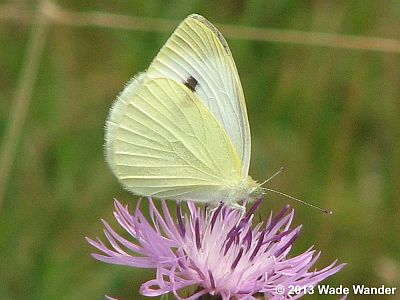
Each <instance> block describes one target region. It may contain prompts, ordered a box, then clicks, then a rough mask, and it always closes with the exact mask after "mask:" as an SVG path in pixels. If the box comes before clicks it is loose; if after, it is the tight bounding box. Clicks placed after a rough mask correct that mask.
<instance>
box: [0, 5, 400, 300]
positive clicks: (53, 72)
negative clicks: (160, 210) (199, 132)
mask: <svg viewBox="0 0 400 300" xmlns="http://www.w3.org/2000/svg"><path fill="white" fill-rule="evenodd" d="M49 5H50V4H49V3H47V6H46V7H47V13H48V15H51V14H52V13H54V15H53V17H54V18H53V19H51V18H50V19H49V18H46V17H41V18H40V17H39V21H43V20H44V21H47V22H48V24H47V25H46V24H44V25H41V26H39V27H38V26H32V24H33V23H35V22H36V21H35V19H34V18H35V12H36V11H37V7H38V3H36V2H31V1H24V0H20V1H10V2H3V3H2V4H1V5H0V43H1V48H0V70H1V71H0V142H1V148H0V149H3V152H1V153H0V154H2V155H3V156H2V157H3V158H2V159H3V160H2V164H3V165H2V166H1V167H3V169H2V172H3V174H0V176H2V178H3V179H4V178H6V179H7V177H8V180H6V179H4V180H3V182H2V186H0V189H1V190H2V194H1V195H0V196H1V199H0V257H1V258H0V299H102V298H103V295H104V294H105V293H107V294H109V295H112V296H115V297H118V298H121V299H142V297H141V296H139V295H138V288H139V286H140V284H141V283H143V282H144V281H147V280H149V279H151V278H152V276H154V274H153V270H145V271H143V270H137V269H132V268H127V267H122V266H113V265H107V264H104V263H101V262H98V261H96V260H94V259H93V258H92V257H91V256H90V253H91V252H92V251H93V250H94V249H93V248H91V247H90V246H89V245H88V244H87V243H86V241H85V239H84V237H85V236H90V237H95V236H102V225H101V223H100V218H104V219H106V220H108V221H110V223H112V224H115V222H114V221H113V217H112V210H113V203H112V199H113V198H114V197H115V198H118V199H119V200H121V201H122V202H123V203H131V205H132V206H133V205H134V204H135V202H136V197H133V196H131V195H130V194H129V193H127V192H125V191H123V190H122V188H121V187H120V185H119V184H118V183H117V180H116V179H115V178H114V177H113V176H112V174H111V172H110V171H109V170H108V168H107V165H106V163H105V160H104V153H103V133H104V123H105V119H106V117H107V114H108V110H109V108H110V106H111V104H112V102H113V100H114V99H115V96H116V95H117V94H118V93H119V91H120V90H121V89H122V88H123V86H124V84H125V82H127V81H128V79H129V78H131V77H132V76H133V75H134V74H136V73H137V72H140V71H143V70H145V69H146V68H147V66H148V65H149V63H150V62H151V60H152V58H153V57H154V56H155V55H156V54H157V52H158V50H159V49H160V47H161V46H162V45H163V44H164V42H165V41H166V39H167V38H168V36H169V35H170V34H171V33H172V31H173V29H174V27H175V26H176V25H177V24H178V23H179V22H180V21H181V20H183V19H184V18H185V17H186V16H187V15H189V14H190V13H193V12H196V13H199V14H202V15H204V16H205V17H206V18H208V19H209V20H210V21H211V22H213V23H215V24H232V25H237V26H251V27H260V28H273V29H280V30H299V31H303V32H306V33H307V32H324V33H333V34H345V35H354V36H370V37H380V38H387V39H398V38H399V28H400V2H399V1H312V0H309V1H294V0H291V1H289V0H288V1H261V0H253V1H240V0H235V1H228V0H225V1H218V2H217V1H162V0H158V1H156V0H151V1H104V0H103V1H78V0H75V1H73V0H64V1H57V5H58V6H59V8H62V9H63V10H66V11H70V12H72V13H78V12H80V13H86V12H94V11H97V12H103V13H104V14H105V15H107V14H110V13H113V14H121V15H124V16H132V17H144V18H146V19H145V20H147V23H146V24H150V25H151V24H153V23H154V24H156V20H159V19H165V20H169V21H170V22H169V23H168V24H170V25H168V26H161V27H162V28H159V27H160V26H158V27H157V28H158V29H157V28H154V29H155V30H144V29H143V28H140V23H137V24H136V23H134V22H133V23H130V25H129V26H131V27H135V26H137V27H136V28H137V30H134V29H130V30H129V29H123V28H116V27H115V28H113V27H112V26H110V24H108V25H107V24H105V25H104V26H85V25H84V24H82V26H75V25H76V24H75V25H73V24H71V20H70V19H68V16H69V15H68V14H64V15H63V14H60V13H58V12H59V11H56V10H54V9H55V7H53V6H49ZM90 16H91V15H83V17H82V18H81V19H80V21H81V23H85V22H89V23H90V22H91V21H93V20H92V19H90V18H91V17H90ZM117 19H119V20H120V21H121V22H122V21H123V20H124V19H123V18H117ZM140 20H143V19H140ZM95 21H96V22H100V23H101V22H103V23H104V20H103V19H101V18H99V19H98V20H97V19H96V20H95ZM62 23H64V24H62ZM72 23H73V22H72ZM135 24H136V25H135ZM129 26H128V27H129ZM38 28H39V29H38ZM220 28H221V31H222V33H224V30H223V28H224V27H220ZM160 29H162V30H163V31H164V32H161V30H160ZM38 30H39V33H38ZM35 34H36V38H35V37H33V36H35ZM282 34H284V31H283V33H282ZM226 38H227V40H228V42H229V45H230V47H231V50H232V52H233V55H234V58H235V61H236V64H237V67H238V70H239V74H240V77H241V80H242V84H243V88H244V91H245V95H246V101H247V107H248V113H249V119H250V124H251V130H252V141H253V151H252V162H251V172H250V173H251V175H252V176H253V178H256V179H258V180H260V181H262V180H264V179H265V178H268V177H269V176H271V175H272V174H273V173H274V172H275V171H277V170H278V169H279V168H280V167H281V166H284V167H285V168H286V171H285V172H284V173H283V174H282V175H280V176H279V177H278V178H275V179H274V180H273V181H272V182H270V187H271V188H274V189H277V190H279V191H282V192H286V193H289V194H290V195H293V196H296V197H299V198H301V199H303V200H306V201H308V202H311V203H314V204H316V205H319V206H321V207H324V208H329V209H332V210H333V211H334V214H333V215H332V216H327V215H324V214H322V213H320V212H318V211H317V210H314V209H311V208H309V207H307V206H304V205H299V204H298V203H295V202H292V201H291V200H289V199H285V198H282V197H279V196H277V195H272V194H271V195H269V196H268V197H267V199H266V201H265V202H264V203H263V204H262V210H261V213H260V216H261V217H266V215H267V213H268V211H270V210H271V209H274V210H275V211H277V210H279V209H280V208H281V207H282V206H283V205H285V204H286V203H289V204H291V205H292V206H293V207H295V208H296V218H295V220H294V223H295V224H304V227H303V230H302V234H301V236H300V238H299V239H298V241H297V243H296V245H295V247H294V249H293V253H294V254H296V253H300V252H301V251H304V250H305V249H307V248H308V247H309V246H310V245H312V244H314V245H315V247H316V249H318V250H321V251H322V257H321V259H320V260H319V262H318V264H317V266H318V267H319V268H320V267H323V266H325V265H327V264H329V263H330V262H331V261H333V260H334V259H336V258H338V259H339V261H340V262H347V264H348V265H347V266H346V267H345V269H343V270H342V271H341V272H339V273H338V274H336V275H335V276H333V277H331V278H329V279H328V280H326V281H325V282H324V283H327V284H328V283H329V284H331V285H334V286H338V285H339V284H342V285H344V286H349V287H351V285H353V284H365V285H367V286H381V285H382V284H385V285H387V286H397V287H399V288H400V284H399V283H400V239H399V237H400V236H399V229H400V202H399V200H400V192H399V187H400V120H399V118H400V90H399V86H400V85H399V84H400V61H399V58H400V57H399V47H398V41H397V53H396V52H387V51H370V50H362V49H344V48H341V43H342V42H343V41H341V40H337V45H338V46H339V47H325V46H318V45H302V44H298V43H291V42H290V41H289V42H287V43H277V42H270V41H256V40H255V38H254V37H248V38H243V36H235V31H230V33H229V35H228V34H226ZM35 39H36V42H33V43H32V40H35ZM317 42H318V41H317ZM395 43H396V42H395ZM34 44H36V46H37V48H34V50H33V52H32V47H35V45H34ZM317 44H318V43H317ZM378 44H379V43H378ZM41 46H43V52H42V53H41V50H40V47H41ZM378 46H379V45H378ZM30 53H31V54H32V53H33V54H32V56H31V58H32V60H34V63H37V68H36V67H35V66H34V65H33V66H32V65H30V64H29V63H27V61H26V59H27V57H29V55H30ZM35 68H36V71H37V72H35ZM29 72H31V73H29ZM24 73H28V74H25V75H24ZM24 76H26V77H25V78H24ZM30 80H31V81H30ZM29 82H31V83H32V88H31V87H30V84H29ZM18 98H19V99H25V100H22V101H21V102H20V103H22V104H21V106H20V107H19V108H17V111H16V112H17V113H16V114H15V115H16V116H17V118H16V119H14V118H13V114H12V111H13V107H14V106H13V105H15V103H16V102H18V100H17V99H18ZM26 100H27V101H26ZM24 110H26V112H27V113H26V115H25V113H24ZM10 124H11V128H14V129H15V127H18V126H19V125H23V127H22V130H21V135H18V130H16V131H15V132H16V134H15V135H14V137H11V139H13V138H14V139H15V141H14V142H17V143H14V144H15V145H16V148H15V151H14V149H12V147H11V150H10V151H9V153H8V154H7V155H6V156H5V158H4V148H5V147H4V145H5V140H6V139H9V138H7V134H6V132H9V130H10ZM17 129H18V128H17ZM13 158H14V160H12V159H13ZM7 161H11V162H12V165H11V167H10V168H9V170H7V169H8V168H7V166H6V163H5V162H7ZM1 167H0V168H1ZM119 232H122V231H121V230H119ZM399 295H400V291H398V292H397V296H392V297H389V296H388V297H386V298H385V299H398V298H399V297H400V296H399ZM305 298H307V299H320V298H322V297H321V296H309V297H305ZM323 298H324V299H325V298H326V299H337V298H338V297H337V296H333V297H332V296H331V297H328V296H326V297H323ZM354 298H356V297H355V296H352V295H350V296H349V298H348V299H354ZM359 298H361V297H359ZM378 298H379V299H380V298H382V297H381V296H369V297H367V296H366V297H363V299H378Z"/></svg>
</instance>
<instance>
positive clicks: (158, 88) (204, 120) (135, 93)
mask: <svg viewBox="0 0 400 300" xmlns="http://www.w3.org/2000/svg"><path fill="white" fill-rule="evenodd" d="M144 76H145V75H144V74H142V75H140V76H139V77H138V78H136V79H134V80H132V81H131V82H130V83H129V84H128V86H127V87H126V88H125V90H124V91H123V92H122V93H121V95H120V96H119V97H118V99H117V101H116V103H115V104H114V106H113V108H112V109H111V112H110V117H109V120H108V122H107V129H106V152H107V160H108V162H109V164H110V166H111V168H112V170H113V172H114V173H115V175H116V176H117V178H118V179H119V180H120V182H121V183H122V184H123V185H124V186H125V187H126V188H127V189H128V190H129V191H131V192H133V193H135V194H138V195H143V196H155V197H157V198H169V199H175V200H180V199H188V200H195V201H207V202H210V201H222V200H224V198H227V197H228V196H229V195H228V193H229V189H230V188H231V187H232V186H233V187H235V186H238V184H239V182H240V181H241V180H242V179H243V178H242V174H241V171H242V165H241V161H240V158H239V157H238V155H237V153H236V151H235V149H234V148H233V145H232V143H231V142H230V139H229V137H228V136H227V135H226V132H225V131H224V130H223V129H222V127H221V126H220V124H219V122H218V121H217V120H216V119H215V118H214V116H213V115H212V114H211V113H210V112H209V110H208V109H207V107H206V106H205V105H204V104H203V103H202V102H201V101H200V100H199V99H198V98H197V96H196V95H195V94H194V93H193V92H192V91H191V90H190V89H188V88H187V87H185V86H184V85H183V84H181V83H179V82H176V81H173V80H170V79H166V78H160V79H155V80H150V81H147V82H146V83H143V78H144Z"/></svg>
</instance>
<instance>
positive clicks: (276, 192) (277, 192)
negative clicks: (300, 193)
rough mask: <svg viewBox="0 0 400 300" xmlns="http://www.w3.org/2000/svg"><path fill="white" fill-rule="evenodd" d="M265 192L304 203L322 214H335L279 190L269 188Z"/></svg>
mask: <svg viewBox="0 0 400 300" xmlns="http://www.w3.org/2000/svg"><path fill="white" fill-rule="evenodd" d="M272 177H273V176H272ZM263 190H265V191H269V192H273V193H275V194H278V195H281V196H284V197H287V198H290V199H292V200H296V201H297V202H300V203H303V204H305V205H307V206H310V207H312V208H315V209H318V210H319V211H322V212H323V213H325V214H328V215H331V214H333V212H332V211H331V210H327V209H323V208H321V207H318V206H316V205H313V204H311V203H308V202H305V201H303V200H300V199H298V198H296V197H293V196H290V195H288V194H285V193H282V192H279V191H277V190H273V189H269V188H263Z"/></svg>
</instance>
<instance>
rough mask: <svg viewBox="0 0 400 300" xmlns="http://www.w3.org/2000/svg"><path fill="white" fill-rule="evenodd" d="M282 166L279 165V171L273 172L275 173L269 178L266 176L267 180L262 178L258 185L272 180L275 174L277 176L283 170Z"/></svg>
mask: <svg viewBox="0 0 400 300" xmlns="http://www.w3.org/2000/svg"><path fill="white" fill-rule="evenodd" d="M284 169H285V168H284V167H281V168H280V169H279V171H277V172H275V174H273V175H272V176H271V177H270V178H268V179H267V180H264V181H263V182H262V183H260V186H262V185H264V184H266V183H267V182H269V181H270V180H272V179H273V178H275V177H276V176H278V175H279V174H280V173H282V171H283V170H284Z"/></svg>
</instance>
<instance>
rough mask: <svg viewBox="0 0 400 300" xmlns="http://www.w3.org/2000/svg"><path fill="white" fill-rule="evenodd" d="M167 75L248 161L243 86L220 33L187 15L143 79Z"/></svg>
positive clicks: (246, 165) (244, 163) (245, 168)
mask: <svg viewBox="0 0 400 300" xmlns="http://www.w3.org/2000/svg"><path fill="white" fill-rule="evenodd" d="M155 78H169V79H173V80H176V81H177V82H180V83H183V84H185V85H186V86H187V87H188V88H189V89H191V90H192V91H193V92H194V93H195V94H196V96H197V97H198V99H199V100H201V102H203V103H204V104H205V105H206V106H207V108H208V109H209V110H210V111H211V113H212V114H213V115H214V116H215V118H216V119H217V120H218V122H219V123H220V124H221V126H222V127H223V128H224V129H225V131H226V133H227V135H228V136H229V138H230V140H231V141H232V144H233V146H234V148H235V149H236V151H237V153H238V155H239V157H240V159H241V161H242V174H243V176H244V177H246V176H247V175H248V172H249V164H250V151H251V140H250V129H249V122H248V118H247V112H246V104H245V100H244V95H243V89H242V85H241V83H240V79H239V75H238V72H237V69H236V65H235V62H234V60H233V57H232V54H231V51H230V50H229V47H228V44H227V42H226V41H225V39H224V37H223V36H222V34H221V33H220V32H219V31H218V30H217V29H216V28H215V27H214V26H213V25H212V24H211V23H210V22H208V21H207V20H206V19H205V18H203V17H202V16H199V15H190V16H188V17H187V18H186V19H185V20H184V21H183V22H182V23H181V24H180V25H179V26H178V28H177V29H176V30H175V32H174V33H173V34H172V36H171V37H170V38H169V39H168V41H167V42H166V43H165V45H164V46H163V47H162V49H161V50H160V52H159V53H158V55H157V56H156V58H155V59H154V60H153V62H152V63H151V65H150V67H149V69H148V70H147V73H146V77H145V79H144V80H145V82H146V81H148V80H153V79H155Z"/></svg>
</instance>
